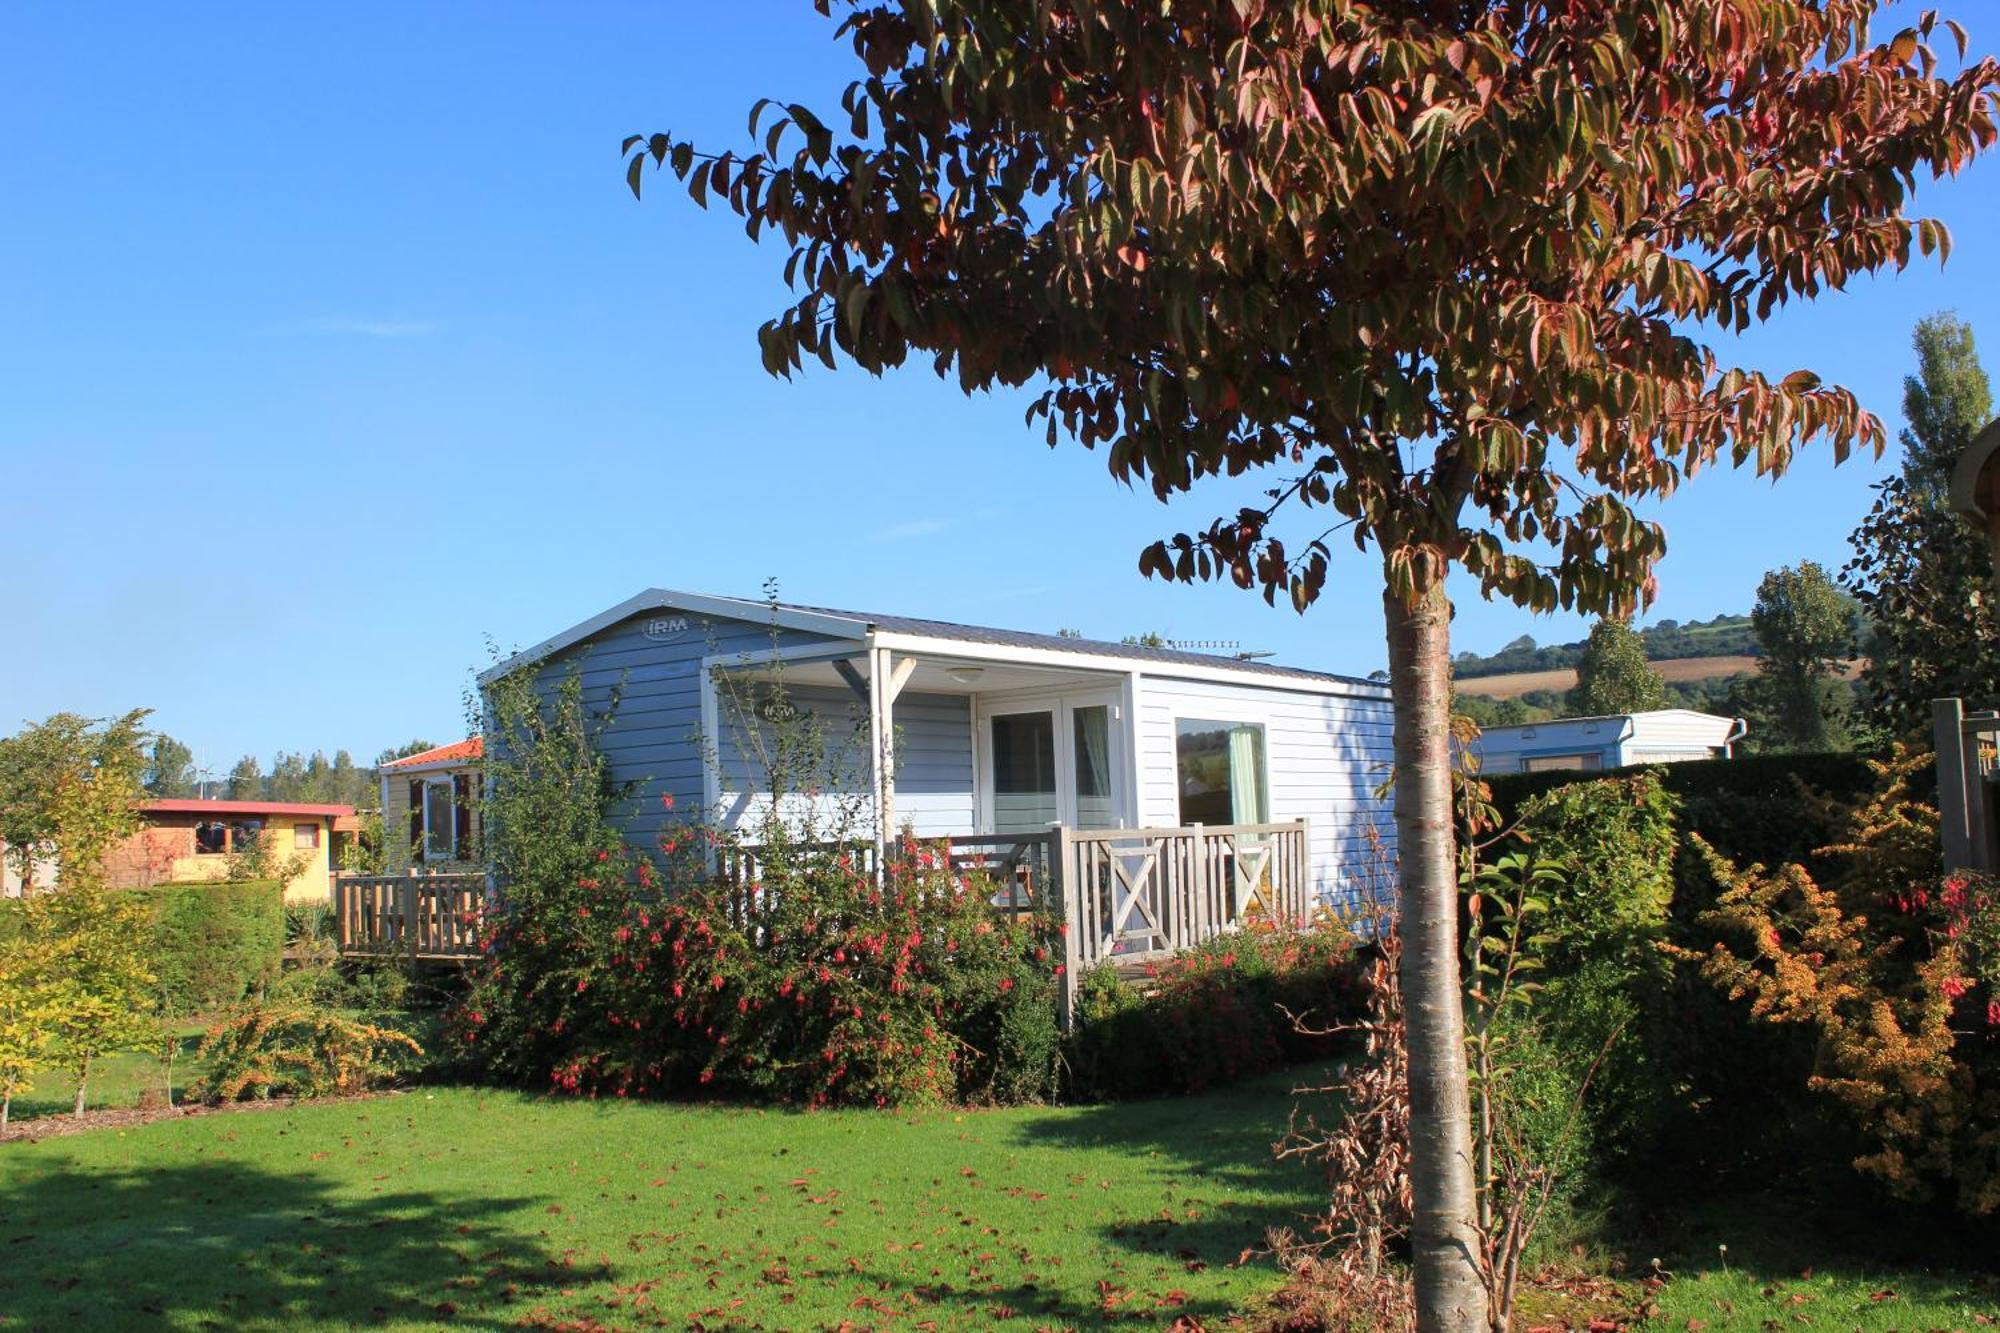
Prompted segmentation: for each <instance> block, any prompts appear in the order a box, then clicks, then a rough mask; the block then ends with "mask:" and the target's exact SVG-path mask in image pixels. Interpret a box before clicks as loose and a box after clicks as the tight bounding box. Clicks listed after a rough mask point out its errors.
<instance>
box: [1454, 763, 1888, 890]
mask: <svg viewBox="0 0 2000 1333" xmlns="http://www.w3.org/2000/svg"><path fill="white" fill-rule="evenodd" d="M1648 771H1650V772H1654V773H1657V774H1659V777H1660V786H1661V787H1662V788H1663V789H1664V790H1665V791H1666V792H1667V794H1668V795H1669V796H1671V797H1673V798H1674V803H1675V805H1676V807H1677V813H1676V818H1675V823H1676V825H1677V827H1678V828H1679V830H1680V832H1681V833H1682V834H1688V833H1698V834H1700V835H1701V837H1702V840H1703V841H1705V842H1707V843H1708V844H1709V845H1710V846H1712V847H1714V848H1715V850H1716V851H1718V852H1720V853H1722V855H1723V856H1725V857H1727V858H1729V859H1730V860H1731V861H1734V862H1735V863H1737V864H1738V865H1747V864H1749V863H1750V862H1752V861H1759V862H1762V863H1763V864H1765V865H1781V864H1783V863H1785V862H1788V861H1798V862H1802V863H1806V864H1811V863H1812V862H1813V861H1814V859H1815V858H1814V855H1813V854H1814V853H1815V852H1817V851H1818V850H1819V849H1820V848H1822V847H1824V846H1826V844H1827V842H1828V840H1829V839H1830V838H1831V837H1832V835H1833V832H1834V830H1833V825H1832V822H1831V821H1830V820H1829V819H1828V818H1826V816H1825V815H1824V813H1823V812H1821V811H1820V810H1818V809H1817V808H1815V804H1814V802H1813V801H1812V800H1810V799H1808V797H1807V796H1806V795H1805V794H1804V793H1802V792H1801V791H1800V790H1799V787H1800V784H1801V783H1803V784H1804V785H1805V787H1807V788H1808V789H1810V790H1811V791H1812V792H1816V793H1818V794H1819V795H1821V796H1824V797H1830V798H1832V799H1834V800H1836V801H1839V802H1842V803H1843V804H1845V803H1851V802H1854V801H1858V800H1860V799H1861V798H1862V797H1864V796H1866V795H1867V794H1868V793H1869V792H1870V791H1871V790H1872V789H1873V787H1874V777H1873V775H1872V774H1870V773H1869V771H1868V764H1867V759H1866V757H1865V756H1863V755H1858V754H1760V755H1747V756H1745V757H1743V758H1741V759H1728V760H1716V759H1695V760H1688V761H1686V762H1684V763H1678V764H1658V765H1652V766H1650V767H1646V766H1641V767H1634V768H1622V769H1613V770H1611V771H1610V772H1606V773H1584V772H1556V773H1502V774H1497V775H1494V776H1492V777H1489V778H1488V779H1487V782H1488V783H1489V784H1490V785H1491V786H1492V788H1493V803H1494V804H1495V805H1496V806H1498V807H1499V810H1500V815H1501V818H1502V820H1503V821H1505V822H1508V823H1512V822H1513V820H1514V818H1515V817H1516V815H1518V814H1519V812H1520V810H1521V808H1522V807H1523V806H1524V805H1525V804H1526V803H1527V802H1528V800H1529V799H1530V798H1532V797H1535V796H1539V795H1541V794H1542V793H1543V792H1547V791H1553V790H1554V789H1555V788H1557V787H1566V786H1569V785H1570V784H1572V783H1577V782H1587V781H1589V780H1590V779H1592V778H1602V777H1630V776H1632V775H1633V774H1635V773H1640V772H1648ZM1793 779H1797V781H1794V780H1793Z"/></svg>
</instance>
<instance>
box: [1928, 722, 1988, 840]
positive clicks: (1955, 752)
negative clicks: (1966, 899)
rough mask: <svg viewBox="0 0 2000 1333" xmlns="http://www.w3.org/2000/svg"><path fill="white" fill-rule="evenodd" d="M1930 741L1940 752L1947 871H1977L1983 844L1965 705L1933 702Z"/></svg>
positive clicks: (1940, 807) (1940, 806)
mask: <svg viewBox="0 0 2000 1333" xmlns="http://www.w3.org/2000/svg"><path fill="white" fill-rule="evenodd" d="M1931 740H1932V744H1933V745H1934V747H1935V749H1936V751H1937V784H1938V832H1939V834H1940V835H1941V840H1942V841H1943V843H1944V868H1945V869H1946V870H1970V869H1973V868H1974V853H1975V849H1976V848H1977V847H1978V846H1979V845H1980V843H1979V834H1978V830H1977V829H1976V828H1975V826H1974V820H1975V817H1976V813H1977V807H1976V806H1975V805H1974V800H1975V793H1974V783H1975V782H1977V780H1978V775H1977V774H1976V773H1974V772H1970V771H1968V770H1969V769H1971V768H1974V767H1976V765H1970V764H1968V763H1967V758H1968V755H1967V753H1966V746H1965V705H1964V704H1963V703H1962V702H1960V701H1959V700H1957V699H1933V700H1931Z"/></svg>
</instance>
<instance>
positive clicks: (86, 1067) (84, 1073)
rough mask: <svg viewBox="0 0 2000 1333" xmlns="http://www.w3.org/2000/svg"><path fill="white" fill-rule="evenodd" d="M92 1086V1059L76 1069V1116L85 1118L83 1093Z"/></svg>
mask: <svg viewBox="0 0 2000 1333" xmlns="http://www.w3.org/2000/svg"><path fill="white" fill-rule="evenodd" d="M89 1086H90V1061H88V1060H85V1061H84V1062H83V1064H82V1065H80V1066H79V1067H78V1068H77V1071H76V1117H77V1119H79V1120H81V1119H82V1118H83V1094H84V1091H85V1089H87V1088H88V1087H89Z"/></svg>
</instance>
